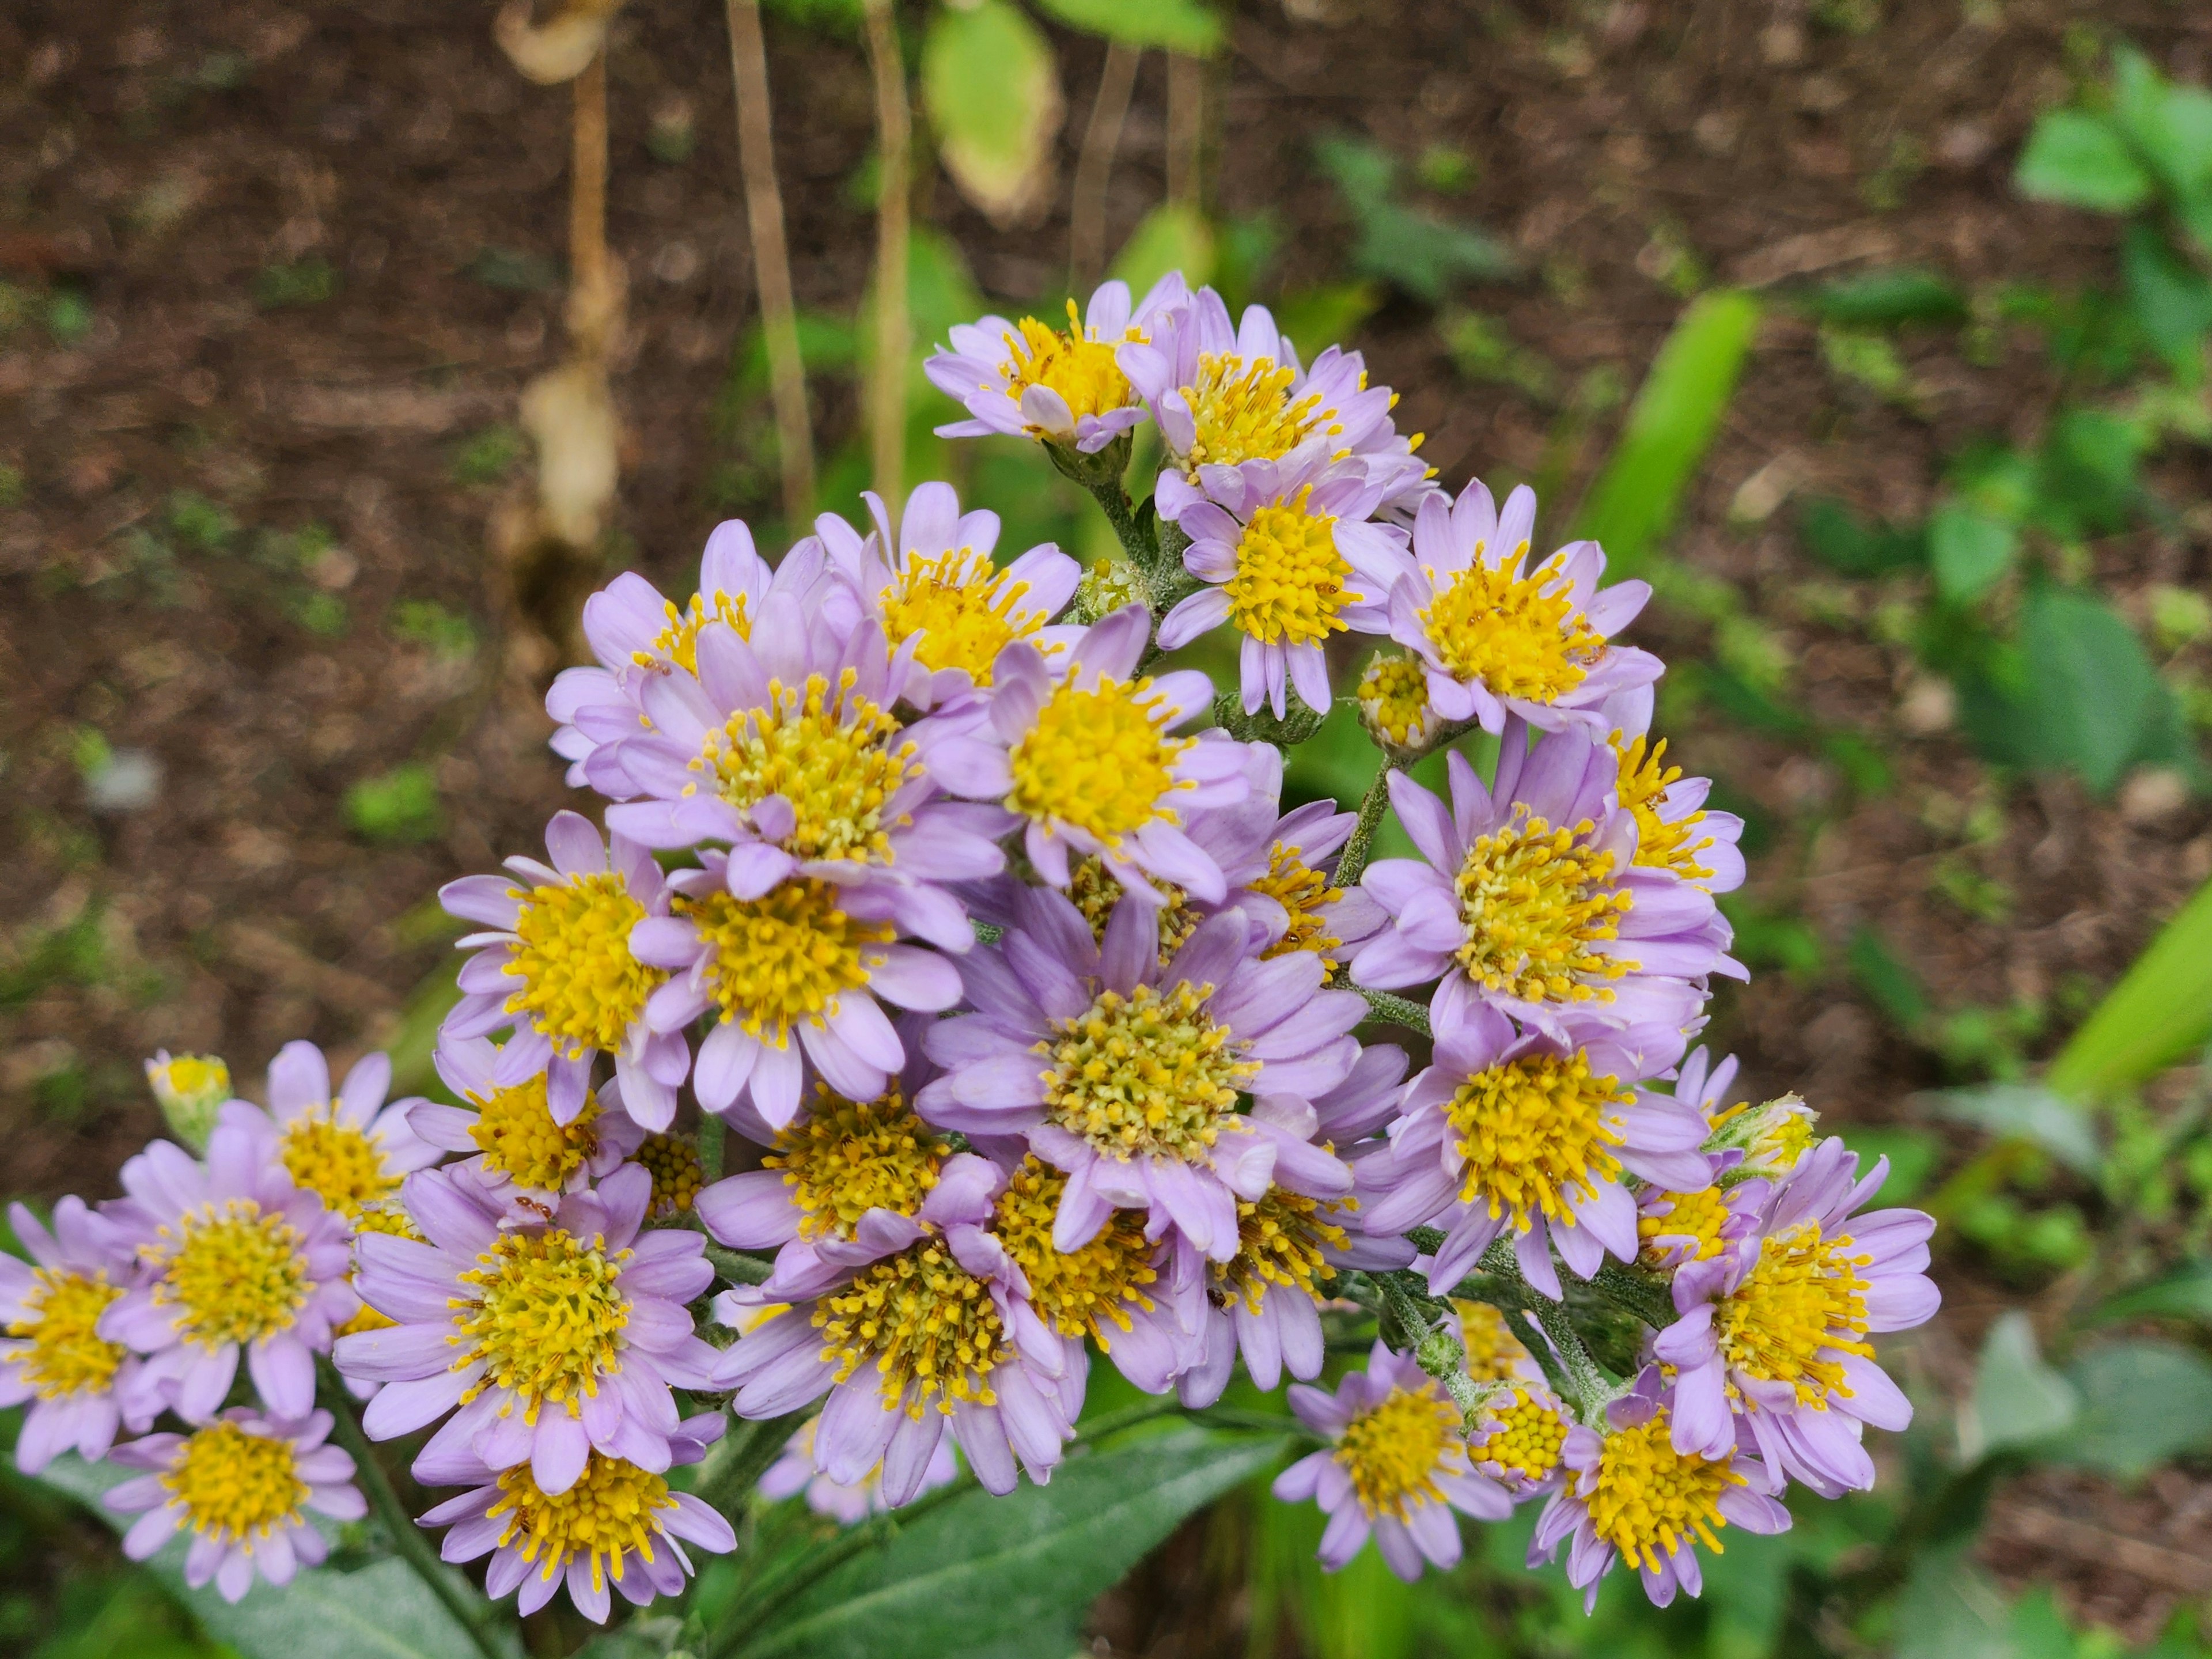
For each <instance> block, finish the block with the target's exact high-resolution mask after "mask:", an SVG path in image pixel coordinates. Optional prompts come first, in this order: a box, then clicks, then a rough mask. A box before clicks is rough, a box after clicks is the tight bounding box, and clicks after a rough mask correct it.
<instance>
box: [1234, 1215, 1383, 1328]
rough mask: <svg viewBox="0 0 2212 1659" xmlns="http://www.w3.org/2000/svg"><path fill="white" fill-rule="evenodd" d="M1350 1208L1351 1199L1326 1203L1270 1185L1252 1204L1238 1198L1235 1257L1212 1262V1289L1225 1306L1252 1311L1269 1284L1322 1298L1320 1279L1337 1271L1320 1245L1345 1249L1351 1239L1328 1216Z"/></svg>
mask: <svg viewBox="0 0 2212 1659" xmlns="http://www.w3.org/2000/svg"><path fill="white" fill-rule="evenodd" d="M1351 1208H1352V1201H1351V1200H1342V1201H1340V1202H1336V1203H1329V1202H1325V1201H1323V1200H1321V1199H1317V1198H1308V1197H1307V1196H1306V1195H1305V1194H1303V1193H1293V1192H1289V1191H1286V1190H1285V1189H1284V1188H1280V1187H1270V1188H1267V1193H1266V1194H1265V1195H1264V1196H1262V1197H1261V1198H1260V1199H1259V1200H1257V1201H1256V1202H1255V1201H1251V1200H1245V1199H1239V1200H1237V1254H1236V1255H1233V1256H1231V1258H1230V1259H1229V1260H1228V1261H1225V1262H1219V1263H1217V1264H1213V1267H1212V1273H1213V1283H1214V1289H1215V1290H1216V1291H1218V1293H1219V1295H1220V1296H1221V1297H1222V1299H1223V1300H1224V1301H1225V1302H1229V1301H1235V1302H1242V1303H1243V1304H1244V1305H1245V1307H1246V1308H1247V1309H1249V1310H1251V1311H1252V1312H1254V1313H1257V1312H1259V1311H1260V1304H1261V1302H1263V1301H1264V1300H1266V1298H1267V1291H1269V1289H1271V1288H1272V1287H1273V1286H1274V1285H1285V1286H1287V1287H1289V1288H1291V1289H1293V1290H1298V1291H1304V1292H1305V1294H1306V1295H1308V1296H1310V1297H1312V1298H1313V1299H1314V1300H1315V1301H1316V1302H1319V1301H1321V1300H1322V1299H1323V1297H1324V1296H1325V1295H1326V1292H1325V1291H1322V1282H1323V1281H1324V1280H1327V1279H1334V1278H1335V1277H1336V1269H1335V1268H1334V1267H1330V1266H1329V1265H1328V1262H1327V1261H1323V1260H1322V1246H1323V1245H1330V1246H1334V1248H1336V1249H1344V1248H1346V1246H1347V1245H1349V1244H1350V1243H1352V1239H1351V1237H1350V1236H1349V1235H1348V1234H1347V1233H1346V1231H1344V1229H1343V1228H1341V1227H1340V1226H1338V1225H1336V1223H1335V1222H1334V1220H1332V1219H1331V1217H1333V1216H1334V1215H1336V1214H1337V1213H1339V1212H1341V1211H1344V1210H1348V1209H1351Z"/></svg>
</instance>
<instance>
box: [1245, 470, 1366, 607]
mask: <svg viewBox="0 0 2212 1659" xmlns="http://www.w3.org/2000/svg"><path fill="white" fill-rule="evenodd" d="M1312 493H1313V490H1312V488H1311V486H1308V487H1307V488H1306V489H1301V490H1300V491H1299V492H1298V494H1297V500H1295V501H1291V503H1289V504H1288V505H1287V506H1284V507H1261V508H1260V509H1259V511H1257V512H1256V513H1253V515H1252V517H1251V519H1250V520H1249V522H1247V523H1246V525H1245V526H1244V533H1243V535H1242V536H1240V537H1238V538H1237V574H1235V575H1233V576H1231V578H1230V579H1229V580H1228V581H1227V583H1226V584H1225V585H1224V586H1223V588H1222V591H1223V592H1225V593H1226V594H1227V595H1228V596H1229V620H1230V621H1231V622H1232V623H1235V624H1236V625H1237V629H1239V630H1241V631H1242V632H1243V633H1246V634H1249V635H1251V636H1252V637H1253V638H1254V639H1255V640H1258V641H1261V643H1262V644H1273V642H1275V641H1278V640H1284V641H1289V642H1290V643H1291V644H1292V645H1317V644H1319V643H1320V642H1321V641H1323V640H1325V639H1327V638H1328V636H1329V635H1331V634H1341V633H1342V632H1343V631H1344V629H1345V626H1346V624H1345V623H1344V621H1343V619H1342V618H1341V617H1339V616H1338V615H1337V613H1338V612H1339V611H1341V610H1343V609H1344V605H1345V600H1346V593H1345V591H1344V581H1345V578H1346V577H1347V576H1349V575H1351V574H1352V564H1351V562H1350V561H1349V560H1347V559H1346V557H1345V556H1344V555H1343V554H1341V553H1340V552H1338V551H1337V550H1336V520H1335V518H1334V516H1332V515H1329V514H1322V515H1318V516H1316V515H1314V514H1310V513H1307V511H1306V510H1305V506H1306V498H1307V497H1308V496H1309V495H1311V494H1312Z"/></svg>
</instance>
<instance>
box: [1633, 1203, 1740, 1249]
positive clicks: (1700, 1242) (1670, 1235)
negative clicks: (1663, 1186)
mask: <svg viewBox="0 0 2212 1659" xmlns="http://www.w3.org/2000/svg"><path fill="white" fill-rule="evenodd" d="M1646 1196H1647V1198H1648V1197H1649V1196H1650V1195H1649V1194H1646ZM1658 1196H1659V1198H1660V1199H1661V1200H1664V1201H1665V1203H1666V1205H1667V1209H1666V1211H1665V1212H1664V1213H1653V1212H1650V1211H1647V1212H1645V1213H1644V1214H1642V1215H1640V1216H1638V1217H1637V1218H1636V1233H1637V1237H1639V1238H1641V1239H1642V1240H1643V1241H1644V1249H1643V1250H1642V1252H1641V1254H1640V1255H1639V1256H1638V1260H1640V1261H1642V1262H1643V1263H1644V1266H1645V1267H1651V1268H1655V1269H1656V1268H1658V1267H1662V1266H1665V1265H1666V1264H1668V1263H1669V1262H1673V1263H1674V1264H1676V1265H1678V1266H1680V1265H1682V1264H1686V1263H1688V1262H1692V1261H1711V1260H1712V1259H1713V1258H1714V1257H1715V1256H1717V1255H1719V1254H1720V1253H1721V1229H1722V1228H1723V1227H1725V1226H1726V1225H1728V1219H1729V1207H1728V1198H1727V1194H1724V1193H1723V1192H1722V1191H1721V1189H1720V1188H1717V1187H1708V1188H1705V1190H1704V1191H1702V1192H1696V1193H1661V1194H1658ZM1662 1238H1665V1239H1667V1240H1668V1241H1669V1242H1668V1243H1667V1244H1665V1245H1662V1244H1661V1243H1659V1240H1661V1239H1662ZM1684 1239H1688V1240H1689V1241H1690V1243H1688V1244H1686V1245H1685V1244H1684V1243H1682V1242H1681V1241H1682V1240H1684Z"/></svg>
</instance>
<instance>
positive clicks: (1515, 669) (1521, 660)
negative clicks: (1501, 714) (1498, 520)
mask: <svg viewBox="0 0 2212 1659" xmlns="http://www.w3.org/2000/svg"><path fill="white" fill-rule="evenodd" d="M1527 552H1528V544H1527V543H1526V542H1523V543H1522V544H1521V546H1520V548H1519V550H1516V552H1515V553H1514V555H1513V556H1512V557H1511V558H1510V559H1508V560H1506V562H1504V564H1503V565H1501V566H1498V567H1497V568H1491V567H1489V566H1486V565H1485V564H1484V563H1483V562H1482V550H1481V549H1480V547H1478V548H1477V549H1476V550H1475V556H1474V563H1472V564H1470V565H1468V568H1466V569H1464V570H1462V571H1459V572H1456V573H1455V574H1453V576H1452V577H1451V578H1450V580H1449V582H1447V583H1446V584H1445V585H1444V586H1443V587H1442V588H1441V589H1440V590H1439V591H1438V592H1437V596H1436V598H1435V599H1431V601H1430V602H1429V604H1428V605H1427V607H1426V608H1425V609H1424V610H1423V611H1421V612H1420V623H1421V630H1422V632H1423V633H1424V634H1425V635H1426V636H1427V637H1428V641H1429V643H1430V645H1431V647H1433V648H1434V649H1435V651H1436V653H1437V658H1438V659H1439V660H1440V661H1442V662H1443V665H1444V667H1445V668H1446V669H1448V670H1449V671H1450V672H1451V673H1452V674H1453V675H1454V676H1455V678H1459V679H1462V680H1480V681H1481V682H1482V684H1484V685H1486V686H1487V687H1488V688H1489V689H1490V691H1491V694H1492V696H1499V697H1519V698H1521V699H1522V700H1523V701H1525V702H1556V701H1557V700H1558V699H1559V698H1560V697H1563V696H1566V694H1567V693H1568V692H1570V691H1571V690H1574V689H1575V688H1576V687H1577V686H1578V685H1580V684H1582V683H1583V676H1584V675H1585V674H1587V673H1588V672H1589V669H1590V666H1591V665H1592V664H1594V663H1595V661H1596V660H1597V659H1598V657H1599V656H1600V655H1601V654H1602V653H1603V652H1604V650H1605V641H1604V640H1603V639H1602V638H1601V636H1600V635H1598V634H1597V632H1596V631H1595V629H1592V628H1591V627H1590V625H1589V619H1588V618H1586V617H1584V616H1583V614H1582V612H1580V611H1577V610H1576V609H1575V607H1574V601H1573V600H1572V599H1571V598H1570V597H1569V596H1568V593H1567V583H1566V579H1565V576H1564V575H1563V574H1561V573H1560V569H1559V561H1558V558H1557V556H1553V558H1549V559H1547V560H1545V561H1544V562H1543V563H1541V564H1540V565H1538V566H1537V567H1536V568H1534V570H1532V571H1530V572H1529V573H1528V574H1527V575H1525V576H1517V577H1516V575H1514V574H1513V572H1514V571H1516V569H1518V568H1520V565H1521V560H1522V556H1523V555H1525V554H1526V553H1527ZM1428 576H1429V580H1430V581H1431V583H1433V582H1435V581H1436V580H1437V573H1436V572H1435V571H1434V570H1431V571H1429V572H1428Z"/></svg>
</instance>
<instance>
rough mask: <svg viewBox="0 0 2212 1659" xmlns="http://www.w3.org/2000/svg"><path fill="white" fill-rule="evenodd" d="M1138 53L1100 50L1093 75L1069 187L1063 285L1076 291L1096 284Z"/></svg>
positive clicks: (1116, 44) (1115, 47) (1114, 46)
mask: <svg viewBox="0 0 2212 1659" xmlns="http://www.w3.org/2000/svg"><path fill="white" fill-rule="evenodd" d="M1142 56H1143V53H1141V52H1139V51H1138V49H1137V48H1136V47H1134V46H1123V45H1122V44H1121V42H1120V41H1118V40H1115V41H1113V42H1111V43H1109V45H1108V46H1107V48H1106V64H1105V67H1104V68H1103V69H1102V70H1099V72H1098V95H1097V98H1095V99H1094V100H1091V120H1090V123H1089V125H1086V126H1085V128H1084V129H1083V148H1082V149H1081V150H1080V151H1079V152H1078V153H1077V155H1076V159H1075V184H1074V189H1073V197H1072V198H1071V201H1070V204H1069V210H1068V229H1067V274H1068V285H1069V286H1070V287H1071V288H1073V289H1078V290H1080V289H1085V288H1088V287H1089V286H1090V285H1091V283H1095V282H1096V281H1097V280H1098V273H1099V271H1100V270H1102V269H1103V268H1104V266H1105V264H1106V187H1107V185H1108V184H1109V181H1110V180H1111V179H1112V178H1113V174H1114V153H1115V151H1116V150H1117V149H1120V148H1121V125H1122V123H1123V122H1124V121H1126V120H1127V118H1128V114H1129V95H1130V94H1131V93H1132V92H1133V91H1134V90H1135V89H1136V85H1137V62H1138V59H1139V58H1141V57H1142Z"/></svg>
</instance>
